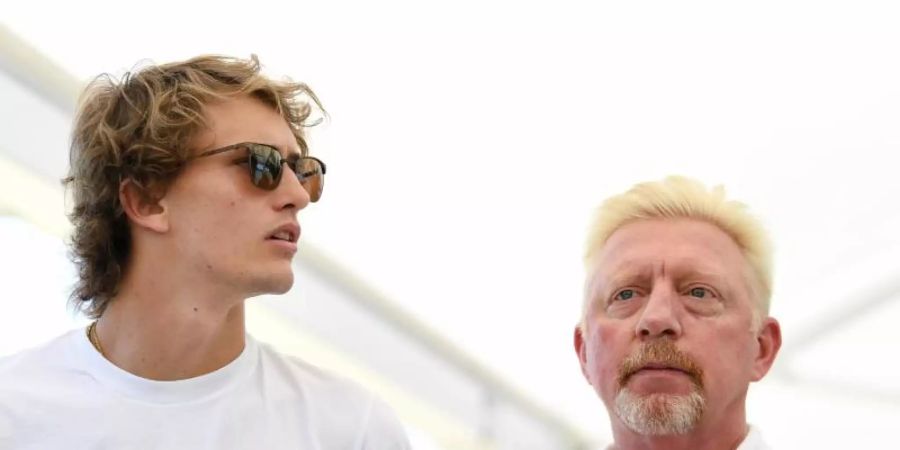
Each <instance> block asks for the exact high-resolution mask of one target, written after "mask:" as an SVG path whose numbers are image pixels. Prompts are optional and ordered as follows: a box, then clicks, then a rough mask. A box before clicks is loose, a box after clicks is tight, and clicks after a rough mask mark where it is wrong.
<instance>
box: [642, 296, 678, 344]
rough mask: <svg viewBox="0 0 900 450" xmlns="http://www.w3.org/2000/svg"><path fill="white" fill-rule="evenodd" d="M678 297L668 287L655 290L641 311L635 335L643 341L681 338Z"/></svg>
mask: <svg viewBox="0 0 900 450" xmlns="http://www.w3.org/2000/svg"><path fill="white" fill-rule="evenodd" d="M677 302H678V296H677V295H676V293H675V292H674V290H673V289H670V288H667V287H659V288H654V289H653V291H652V292H651V293H650V297H649V298H647V303H646V304H645V305H644V309H643V310H642V311H641V315H640V319H639V320H638V323H637V327H636V329H635V333H636V334H637V335H638V337H640V338H641V339H652V338H658V337H663V336H666V337H670V338H675V337H679V336H681V321H680V317H679V314H678V303H677Z"/></svg>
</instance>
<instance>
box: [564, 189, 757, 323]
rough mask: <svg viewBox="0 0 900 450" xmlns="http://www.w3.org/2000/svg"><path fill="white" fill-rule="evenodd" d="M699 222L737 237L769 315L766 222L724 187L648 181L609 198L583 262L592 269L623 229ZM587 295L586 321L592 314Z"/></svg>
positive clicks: (596, 220) (753, 286)
mask: <svg viewBox="0 0 900 450" xmlns="http://www.w3.org/2000/svg"><path fill="white" fill-rule="evenodd" d="M677 218H686V219H696V220H702V221H705V222H708V223H710V224H712V225H715V226H717V227H719V228H720V229H721V230H722V231H724V232H725V233H727V234H728V235H729V236H731V238H732V239H734V242H735V243H737V245H738V247H739V248H740V249H741V252H742V253H743V255H744V258H745V259H746V260H747V263H748V265H749V268H750V271H751V274H750V277H751V279H750V280H748V281H749V283H748V284H749V286H750V287H751V289H752V290H753V291H754V292H753V294H755V297H756V299H757V306H758V308H757V311H758V312H759V313H761V315H762V316H763V317H765V316H767V315H768V314H769V303H770V301H771V297H772V246H771V244H770V241H769V237H768V233H767V232H766V230H765V229H764V227H763V225H762V223H760V221H759V220H757V219H756V218H755V217H753V216H752V215H751V214H750V213H749V212H748V211H747V205H745V204H744V203H741V202H738V201H735V200H729V199H727V198H726V195H725V189H724V188H723V187H722V186H716V187H714V188H712V189H707V188H706V186H704V185H703V183H701V182H699V181H697V180H694V179H691V178H687V177H682V176H670V177H668V178H666V179H664V180H662V181H651V182H644V183H639V184H636V185H634V187H632V188H631V189H629V190H628V191H626V192H624V193H622V194H619V195H616V196H614V197H610V198H609V199H607V200H606V201H605V202H603V204H602V205H601V206H600V207H599V208H598V210H597V212H596V215H595V217H594V220H593V222H592V224H591V227H590V231H589V233H588V240H587V250H586V252H585V256H584V260H585V266H586V267H587V268H588V270H590V264H591V260H592V259H593V257H594V255H596V254H597V252H598V251H599V250H600V249H601V248H602V247H603V245H604V244H606V241H607V240H608V239H609V237H610V236H611V235H612V234H613V233H614V232H615V231H616V230H618V229H619V228H620V227H622V226H623V225H626V224H628V223H631V222H635V221H639V220H650V219H677ZM589 301H590V299H589V298H588V297H587V296H586V298H585V302H584V311H583V314H582V320H583V319H584V317H585V315H586V314H587V312H588V306H589V304H588V302H589Z"/></svg>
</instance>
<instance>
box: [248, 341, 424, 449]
mask: <svg viewBox="0 0 900 450" xmlns="http://www.w3.org/2000/svg"><path fill="white" fill-rule="evenodd" d="M257 346H258V348H259V353H260V355H259V361H260V367H259V370H262V371H263V372H265V374H264V375H263V381H264V382H266V383H268V384H270V385H271V386H280V387H278V388H275V389H286V390H289V391H292V394H293V395H291V393H288V392H283V393H280V394H283V395H280V396H281V397H283V398H291V397H293V398H301V399H303V401H304V403H305V404H306V405H307V406H308V407H311V408H314V409H315V411H311V413H312V414H313V415H314V416H317V417H319V418H320V420H319V423H334V424H343V426H339V427H336V428H334V429H333V430H334V432H335V433H341V434H345V433H346V430H344V431H341V429H342V428H343V427H349V428H350V429H356V430H359V431H361V433H360V434H359V442H358V448H379V449H381V448H383V449H407V448H408V445H409V444H408V442H407V440H406V435H405V432H404V429H403V425H402V424H401V422H400V421H399V419H398V418H397V416H396V415H395V413H394V411H393V410H392V409H391V408H390V407H389V406H388V405H387V404H386V403H384V402H383V401H382V400H380V399H379V398H378V397H377V396H375V395H374V394H373V393H371V392H369V391H368V390H366V389H365V388H363V387H362V386H360V385H358V384H357V383H356V382H354V381H351V380H349V379H347V378H344V377H342V376H340V375H336V374H334V373H332V372H329V371H328V370H325V369H322V368H320V367H318V366H316V365H314V364H311V363H310V362H308V361H306V360H304V359H302V358H300V357H297V356H293V355H289V354H285V353H281V352H279V351H277V350H275V349H274V348H273V347H271V346H269V345H267V344H265V343H257ZM267 377H271V378H272V379H266V378H267ZM347 421H350V422H352V423H345V422H347ZM354 448H356V447H354Z"/></svg>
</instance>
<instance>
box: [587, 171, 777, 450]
mask: <svg viewBox="0 0 900 450" xmlns="http://www.w3.org/2000/svg"><path fill="white" fill-rule="evenodd" d="M767 242H768V239H767V236H766V234H765V232H764V231H763V229H762V227H761V226H760V224H759V223H758V222H757V221H756V220H755V219H754V218H753V217H751V216H750V215H749V214H748V213H747V212H746V210H745V207H744V205H743V204H740V203H738V202H735V201H731V200H727V199H726V198H725V193H724V191H723V190H721V189H716V190H712V191H709V190H707V189H706V188H705V187H704V186H703V185H702V184H700V183H698V182H696V181H693V180H689V179H686V178H680V177H670V178H668V179H666V180H664V181H662V182H651V183H642V184H638V185H636V186H635V187H634V188H632V189H631V190H629V191H628V192H626V193H624V194H621V195H618V196H615V197H612V198H610V199H609V200H607V201H606V202H605V203H604V204H603V205H602V206H601V207H600V209H599V213H598V215H597V218H596V220H595V222H594V224H593V229H592V234H591V236H590V239H589V243H588V249H587V255H586V258H585V262H586V268H587V277H586V283H585V299H584V312H583V316H582V320H581V323H580V324H579V325H578V326H577V327H576V329H575V351H576V353H577V355H578V359H579V362H580V363H581V370H582V372H583V373H584V376H585V378H586V379H587V381H588V382H589V383H590V384H591V385H592V386H593V388H594V390H595V391H596V392H597V394H598V395H599V397H600V398H601V399H602V400H603V402H604V403H605V404H606V409H607V410H608V412H609V417H610V420H611V422H612V432H613V437H614V438H615V443H614V444H613V446H612V447H611V448H614V449H624V450H633V449H691V450H734V449H736V448H737V449H740V450H751V449H764V448H767V447H766V446H765V444H763V443H762V440H761V437H760V435H759V433H758V432H757V431H756V430H755V429H753V428H751V427H749V426H748V425H747V422H746V413H745V406H744V404H745V401H746V396H747V389H748V385H749V383H750V382H753V381H758V380H760V379H762V378H763V376H765V375H766V373H767V372H768V370H769V368H770V367H771V366H772V363H773V362H774V360H775V355H776V354H777V353H778V349H779V348H780V346H781V331H780V328H779V325H778V322H777V321H776V320H775V319H773V318H771V317H768V311H769V299H770V295H771V290H772V288H771V286H772V281H771V279H772V275H771V273H772V269H771V252H770V250H769V245H768V243H767Z"/></svg>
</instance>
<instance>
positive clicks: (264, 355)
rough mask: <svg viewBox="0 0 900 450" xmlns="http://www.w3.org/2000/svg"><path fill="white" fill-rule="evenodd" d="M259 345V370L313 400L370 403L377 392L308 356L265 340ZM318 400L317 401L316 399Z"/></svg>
mask: <svg viewBox="0 0 900 450" xmlns="http://www.w3.org/2000/svg"><path fill="white" fill-rule="evenodd" d="M256 345H257V347H258V348H259V370H261V371H262V372H263V373H262V374H261V376H262V377H264V378H267V379H268V380H267V382H270V383H271V384H270V386H273V387H276V388H277V389H288V390H292V391H296V392H299V393H301V394H302V395H303V396H304V397H305V398H307V399H309V400H312V403H319V402H321V403H319V404H325V405H331V406H337V405H342V406H345V407H350V406H355V407H356V409H359V408H361V407H367V406H368V405H369V404H370V403H372V402H373V401H376V398H375V396H374V395H373V394H372V393H370V392H369V391H367V390H366V389H364V388H363V387H362V386H360V385H358V384H357V383H356V382H354V381H351V380H349V379H347V378H345V377H343V376H340V375H337V374H335V373H332V372H330V371H328V370H326V369H323V368H321V367H319V366H316V365H315V364H312V363H310V362H308V361H306V360H305V359H303V358H301V357H298V356H294V355H290V354H286V353H283V352H280V351H278V350H276V349H275V348H274V347H272V346H271V345H269V344H266V343H264V342H256ZM317 401H318V402H317Z"/></svg>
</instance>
